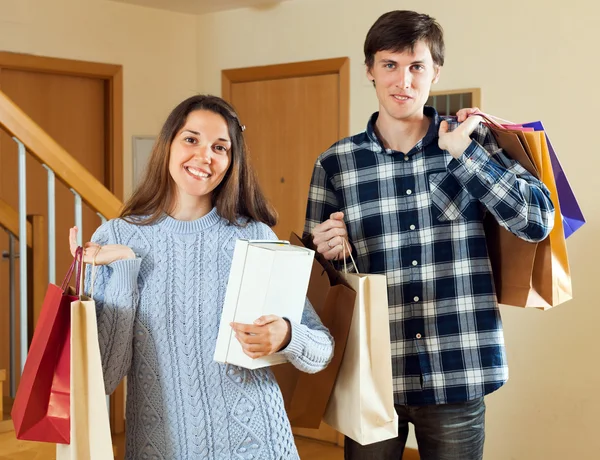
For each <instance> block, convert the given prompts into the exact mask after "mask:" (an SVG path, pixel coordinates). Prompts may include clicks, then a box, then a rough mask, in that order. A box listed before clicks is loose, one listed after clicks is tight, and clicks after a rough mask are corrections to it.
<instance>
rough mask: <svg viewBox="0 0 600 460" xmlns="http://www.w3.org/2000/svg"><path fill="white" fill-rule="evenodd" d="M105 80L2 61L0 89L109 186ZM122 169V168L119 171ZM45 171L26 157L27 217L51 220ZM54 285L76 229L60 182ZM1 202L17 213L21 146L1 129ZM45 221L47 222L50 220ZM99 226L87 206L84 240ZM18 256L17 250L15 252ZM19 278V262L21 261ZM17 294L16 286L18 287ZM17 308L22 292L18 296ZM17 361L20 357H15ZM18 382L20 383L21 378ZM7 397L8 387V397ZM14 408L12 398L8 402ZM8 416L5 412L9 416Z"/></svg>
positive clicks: (1, 364) (2, 363)
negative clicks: (6, 64)
mask: <svg viewBox="0 0 600 460" xmlns="http://www.w3.org/2000/svg"><path fill="white" fill-rule="evenodd" d="M107 89H108V88H107V85H106V82H105V80H104V79H103V78H93V77H84V76H77V75H65V74H57V73H50V72H48V71H44V72H40V71H36V70H33V69H16V68H3V67H2V66H1V62H0V90H2V91H3V92H4V93H5V94H6V95H7V96H8V97H9V98H10V99H12V100H13V102H15V103H16V104H17V105H18V106H19V107H20V108H21V109H22V110H23V111H25V112H26V113H27V114H28V115H29V116H30V117H31V118H32V119H33V120H34V121H35V122H36V123H37V124H38V125H40V126H41V128H42V129H44V130H45V131H46V132H47V133H48V134H49V135H50V136H51V137H53V138H54V139H55V140H56V141H57V142H58V143H59V144H61V145H62V146H63V147H64V148H65V149H66V150H67V151H68V152H69V153H70V154H71V155H72V156H73V157H75V158H76V159H77V160H78V161H79V162H80V163H81V164H82V165H83V166H84V167H85V168H87V169H88V170H89V171H90V172H91V173H92V174H93V175H94V176H95V177H96V178H97V179H98V180H100V181H101V182H102V183H105V184H106V185H109V182H110V181H109V180H107V179H108V178H109V177H110V176H111V175H110V174H109V173H108V171H107V165H110V164H111V162H110V161H109V158H108V157H107V155H108V153H109V152H110V149H108V148H107V139H110V131H111V130H110V129H109V123H108V121H109V119H110V118H109V117H108V116H107V114H108V111H109V110H110V108H109V104H108V101H109V94H108V93H107ZM121 167H122V165H120V164H119V168H121ZM47 183H48V179H47V172H46V170H45V169H44V168H43V166H42V165H41V164H40V163H39V162H38V161H37V160H36V159H34V158H33V157H32V156H31V155H29V154H28V156H27V213H28V214H39V215H43V216H47V206H48V205H47V203H48V197H47ZM55 192H56V194H55V196H56V200H55V205H56V281H58V282H60V281H62V278H63V276H64V274H65V272H66V269H67V268H68V266H69V264H70V263H71V260H72V258H71V255H70V253H69V246H68V241H67V232H68V228H69V227H71V226H72V225H73V224H74V214H75V213H74V195H73V193H72V192H71V191H70V190H69V188H68V187H67V186H65V185H64V184H63V183H62V182H59V181H58V180H56V184H55ZM0 198H1V199H2V200H4V201H5V202H6V203H8V204H9V205H10V206H11V207H12V208H13V209H15V210H18V152H17V145H16V143H15V142H14V141H13V140H12V138H11V137H10V136H9V135H7V134H6V132H4V131H3V130H0ZM46 222H47V219H46ZM99 225H100V219H99V217H98V216H97V215H96V214H95V213H94V212H93V211H92V210H91V209H89V208H88V207H87V206H86V205H84V206H83V238H84V241H86V240H89V238H90V237H91V235H92V233H93V231H94V230H95V229H96V228H97V227H98V226H99ZM7 242H8V237H7V235H6V234H4V232H2V235H1V236H0V251H6V250H8V244H7ZM15 249H16V250H17V251H18V245H17V246H16V248H15ZM16 269H17V272H16V274H17V275H18V261H17V267H16ZM0 277H2V278H0V286H2V288H1V289H0V290H1V291H2V292H0V324H1V325H2V326H1V330H0V369H6V370H7V372H8V371H9V341H8V333H9V330H8V326H9V324H8V323H9V321H8V318H9V308H8V307H9V303H8V292H6V291H7V289H4V287H6V288H7V287H8V285H9V283H8V263H6V262H2V263H0ZM17 289H18V284H17ZM17 306H18V291H17ZM17 356H18V354H17ZM17 382H18V378H17ZM8 395H9V388H8V385H5V389H4V396H5V397H7V396H8ZM5 401H6V402H7V404H6V405H5V407H6V408H7V409H10V398H5ZM5 412H6V411H5Z"/></svg>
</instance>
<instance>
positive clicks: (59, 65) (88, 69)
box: [0, 51, 121, 79]
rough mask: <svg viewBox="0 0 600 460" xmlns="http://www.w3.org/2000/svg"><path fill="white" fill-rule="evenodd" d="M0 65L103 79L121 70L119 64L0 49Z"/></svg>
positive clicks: (6, 67)
mask: <svg viewBox="0 0 600 460" xmlns="http://www.w3.org/2000/svg"><path fill="white" fill-rule="evenodd" d="M0 66H1V67H4V68H5V69H14V70H31V71H35V72H46V73H54V74H64V75H73V76H79V77H96V78H104V79H110V78H112V77H113V76H114V75H116V74H117V73H118V72H120V71H121V66H120V65H116V64H102V63H99V62H88V61H76V60H71V59H59V58H52V57H46V56H36V55H33V54H21V53H10V52H7V51H0Z"/></svg>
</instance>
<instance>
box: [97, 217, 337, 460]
mask: <svg viewBox="0 0 600 460" xmlns="http://www.w3.org/2000/svg"><path fill="white" fill-rule="evenodd" d="M239 238H247V239H276V237H275V235H274V233H273V232H272V231H271V229H270V228H269V227H267V226H266V225H263V224H259V223H256V222H251V223H249V224H248V225H247V226H246V227H243V228H240V227H235V226H232V225H230V224H229V223H228V222H226V221H225V220H223V219H221V218H220V217H219V215H218V214H217V212H216V210H215V209H213V210H212V211H211V212H210V213H209V214H207V215H206V216H204V217H202V218H200V219H198V220H195V221H190V222H185V221H177V220H175V219H172V218H171V217H168V216H167V217H165V218H164V219H162V220H161V221H160V222H158V223H156V224H154V225H149V226H136V225H132V224H129V223H127V222H125V221H123V220H120V219H116V220H111V221H109V222H107V223H106V224H104V225H102V226H101V227H100V228H99V229H98V230H97V231H96V233H95V234H94V237H93V241H95V242H98V243H100V244H102V245H105V244H124V245H127V246H129V247H131V248H132V249H133V250H134V252H135V253H136V254H137V255H138V257H137V258H136V259H134V260H125V261H117V262H113V263H112V264H110V265H108V266H103V267H98V273H97V276H96V283H95V286H94V300H95V301H96V308H97V316H98V332H99V340H100V350H101V355H102V366H103V371H104V381H105V387H106V391H107V393H111V392H112V391H114V389H115V388H116V386H117V385H118V384H119V382H120V380H121V379H122V378H123V377H124V376H125V375H127V378H128V391H127V443H126V458H127V459H169V460H170V459H177V460H187V459H189V460H192V459H193V460H196V459H214V460H217V459H219V460H221V459H223V460H229V459H235V460H292V459H298V458H299V457H298V452H297V450H296V447H295V445H294V439H293V436H292V431H291V427H290V424H289V421H288V419H287V416H286V413H285V409H284V405H283V399H282V397H281V392H280V390H279V386H278V385H277V382H276V381H275V378H274V377H273V374H272V372H271V371H270V370H269V369H268V368H264V369H258V370H247V369H243V368H240V367H237V366H231V365H224V364H221V363H217V362H215V361H214V360H213V355H214V351H215V344H216V340H217V334H218V328H219V323H220V318H221V312H222V309H223V301H224V298H225V291H226V289H227V280H228V278H229V271H230V268H231V261H232V257H233V249H234V247H235V241H236V240H237V239H239ZM87 280H90V277H89V276H88V277H87ZM89 288H90V286H89V285H88V286H87V287H86V291H87V292H89V290H90V289H89ZM280 353H282V354H284V355H285V356H286V358H287V359H288V360H289V361H290V362H291V363H292V364H293V365H294V366H296V367H297V368H298V369H300V370H302V371H305V372H318V371H319V370H321V369H323V368H324V367H325V366H326V365H327V364H328V363H329V360H330V359H331V356H332V353H333V340H332V338H331V336H330V335H329V332H328V331H327V329H326V328H325V327H324V326H323V325H322V324H321V322H320V320H319V318H318V316H317V315H316V314H315V312H314V310H313V308H312V306H311V305H310V303H309V302H307V303H306V306H305V310H304V313H303V315H302V321H301V324H292V339H291V341H290V343H289V345H288V346H287V347H286V349H284V350H282V351H281V352H280Z"/></svg>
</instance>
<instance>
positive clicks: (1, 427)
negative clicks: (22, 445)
mask: <svg viewBox="0 0 600 460" xmlns="http://www.w3.org/2000/svg"><path fill="white" fill-rule="evenodd" d="M14 429H15V427H14V425H13V421H12V420H11V419H8V420H0V433H8V432H9V431H14Z"/></svg>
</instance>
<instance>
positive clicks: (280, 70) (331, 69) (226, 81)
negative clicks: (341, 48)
mask: <svg viewBox="0 0 600 460" xmlns="http://www.w3.org/2000/svg"><path fill="white" fill-rule="evenodd" d="M331 74H333V75H338V77H339V125H338V139H343V138H344V137H348V136H349V135H350V58H348V57H341V58H332V59H320V60H316V61H303V62H292V63H288V64H274V65H265V66H258V67H245V68H241V69H227V70H222V71H221V96H222V97H223V99H225V100H226V101H228V102H231V92H232V85H233V84H234V83H248V82H252V81H262V80H279V79H282V78H295V77H312V76H318V75H331Z"/></svg>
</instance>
